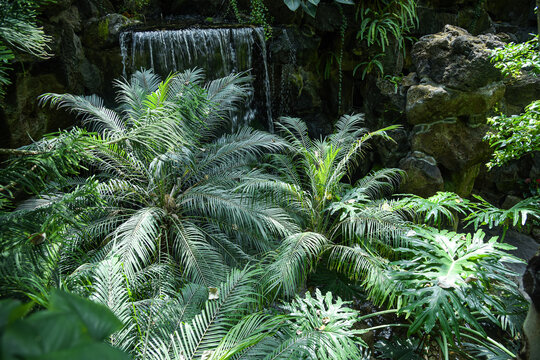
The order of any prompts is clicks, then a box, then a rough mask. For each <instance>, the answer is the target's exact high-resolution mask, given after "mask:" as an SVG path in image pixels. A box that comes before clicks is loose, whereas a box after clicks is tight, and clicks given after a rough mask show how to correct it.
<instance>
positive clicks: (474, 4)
mask: <svg viewBox="0 0 540 360" xmlns="http://www.w3.org/2000/svg"><path fill="white" fill-rule="evenodd" d="M238 3H239V5H240V6H241V7H243V8H245V9H249V1H247V0H241V1H239V2H238ZM266 3H267V6H268V10H269V14H270V16H272V17H273V18H274V22H275V24H276V27H275V28H274V31H273V36H272V38H271V39H270V40H269V41H268V42H267V47H268V57H269V62H270V71H269V72H270V78H271V85H272V86H271V88H272V110H273V111H272V112H273V114H274V116H275V117H277V116H279V115H289V116H298V117H302V118H304V119H306V120H308V123H309V126H310V131H311V133H312V134H313V135H315V136H318V135H319V134H325V133H329V132H330V131H331V130H332V120H333V119H335V118H336V117H337V116H338V114H339V113H348V112H363V113H366V119H367V125H368V126H371V127H373V128H375V127H381V126H385V125H388V124H392V123H400V124H402V125H403V129H401V130H397V131H395V132H394V134H393V137H394V139H395V140H396V142H395V143H388V142H380V143H377V144H375V145H376V151H375V152H374V153H373V154H372V155H370V157H369V158H368V159H366V162H365V168H364V169H363V170H364V171H369V169H370V168H371V167H372V165H373V164H374V163H378V164H380V165H382V166H386V167H398V166H399V167H401V168H403V169H405V170H406V171H407V173H408V174H409V180H408V182H407V183H406V184H405V185H404V187H403V189H402V190H403V191H409V192H413V193H417V194H420V195H424V196H428V195H431V194H433V193H435V192H436V191H438V190H443V189H447V190H454V191H456V192H458V193H460V194H461V195H463V196H467V195H468V194H470V192H471V190H472V188H473V186H474V185H475V180H476V179H478V178H480V179H481V181H482V186H483V187H485V188H489V190H490V191H491V192H493V193H496V192H499V193H500V192H503V193H511V192H512V191H513V189H514V187H515V183H516V181H519V178H525V177H531V176H532V177H533V178H534V177H535V176H537V173H538V170H539V168H540V166H538V164H535V163H534V161H532V160H531V159H526V160H524V161H525V162H526V164H521V165H520V164H510V165H509V166H508V167H506V168H505V169H500V170H496V171H493V172H492V173H487V172H486V171H485V168H484V167H483V163H485V162H486V160H487V158H488V157H489V153H490V149H489V147H488V146H487V144H486V143H485V142H483V141H482V138H483V136H484V134H485V131H486V129H487V128H486V125H485V120H486V117H487V116H489V115H490V114H491V112H492V109H493V108H494V106H495V105H497V106H498V107H499V108H500V109H503V110H504V111H506V112H507V113H519V112H520V111H521V110H522V109H523V108H524V106H525V105H527V104H528V103H529V102H530V101H532V100H534V99H537V98H539V97H540V78H533V77H531V78H524V79H520V80H519V81H515V82H508V81H504V80H503V78H502V76H501V74H500V73H499V71H498V70H497V69H495V68H494V67H493V65H492V64H491V63H490V61H489V54H490V51H491V50H492V49H494V48H495V47H498V46H502V45H503V43H504V42H506V41H509V40H517V39H519V38H520V37H522V35H523V34H524V33H526V32H527V31H528V30H529V29H530V27H532V26H534V14H533V12H532V7H533V3H534V1H533V0H518V2H517V3H512V7H511V8H510V7H509V5H508V4H507V2H505V1H502V0H500V1H489V2H481V1H472V0H459V1H446V0H421V1H419V3H418V4H419V7H418V14H419V20H420V26H419V28H418V29H417V31H416V32H417V34H415V35H416V36H418V37H419V38H420V40H419V41H418V42H416V44H415V45H414V46H413V47H408V48H407V49H406V52H405V53H403V52H400V51H395V46H394V45H395V44H394V45H392V46H389V47H388V49H387V50H386V56H385V57H384V59H383V60H382V61H383V63H384V67H385V69H386V71H387V73H388V76H387V77H379V76H377V75H373V74H368V75H367V76H366V77H365V78H362V67H359V68H358V69H357V71H356V72H355V71H354V70H355V69H356V68H357V66H358V65H359V64H361V63H362V62H365V61H366V60H368V59H370V58H371V57H372V56H374V53H373V50H372V49H370V48H368V47H366V44H365V43H364V42H362V41H360V40H359V39H357V37H356V32H357V30H358V24H357V21H356V20H355V17H354V14H353V13H349V12H347V11H345V12H344V13H343V16H342V14H340V12H339V10H338V8H337V7H335V6H334V5H332V4H329V3H324V2H321V4H320V6H319V11H318V13H317V18H316V19H311V18H310V17H308V16H302V15H301V14H300V13H296V14H295V13H291V12H290V11H288V9H287V8H286V7H285V5H284V4H283V2H282V1H267V2H266ZM121 6H122V1H120V0H117V1H109V0H77V1H75V0H62V1H59V2H58V4H57V5H55V6H54V7H52V8H49V9H48V10H47V11H46V13H45V14H44V15H43V19H42V20H43V23H44V27H45V29H46V31H47V32H48V33H49V34H51V35H53V37H54V42H53V43H52V45H51V48H52V49H51V52H52V53H53V54H54V56H53V57H52V58H51V59H49V60H43V61H36V60H35V59H30V58H24V57H22V58H21V59H20V62H18V63H16V64H15V71H14V72H13V75H12V79H13V86H12V87H11V88H10V89H9V90H8V93H9V95H8V97H7V98H6V100H5V103H4V107H3V109H2V110H1V111H0V129H2V131H1V132H0V146H2V147H17V146H20V145H23V144H25V143H28V142H29V141H30V139H31V138H39V137H40V136H41V135H42V134H43V133H46V132H51V131H55V130H57V129H58V128H65V127H68V126H70V125H71V122H72V117H70V116H68V115H67V114H62V113H60V112H58V111H54V112H51V111H49V110H47V109H42V108H40V107H39V106H38V103H37V100H36V99H37V97H38V96H39V95H40V94H42V93H45V92H60V93H62V92H69V93H75V94H92V93H97V94H99V95H101V96H103V97H104V98H105V99H107V100H108V101H109V102H112V100H113V99H114V89H112V87H111V81H112V79H114V78H117V77H119V76H121V74H122V63H121V54H120V49H119V45H118V33H119V31H120V29H121V27H122V26H125V25H128V24H131V23H132V20H130V19H128V18H127V17H125V16H123V15H120V14H116V13H115V11H120V10H121ZM150 8H151V9H152V10H151V11H150V13H149V14H148V17H149V18H150V17H152V16H153V17H154V18H155V19H157V20H158V22H159V21H161V19H162V18H163V19H166V18H167V16H169V15H185V14H195V15H198V16H199V19H200V18H201V16H202V17H203V18H204V17H210V18H211V19H209V21H214V22H215V21H217V20H216V19H215V18H216V17H217V16H223V14H224V12H225V11H226V10H227V4H226V2H224V1H221V0H217V1H216V0H201V1H196V2H194V1H186V0H178V1H161V0H153V1H152V5H151V7H150ZM344 9H347V8H346V7H345V8H344ZM517 9H519V10H517ZM512 12H514V14H513V15H512V14H511V13H512ZM126 15H127V14H126ZM227 16H229V17H232V13H231V12H230V11H229V13H228V15H227ZM344 21H345V22H346V24H347V31H346V32H345V36H344V37H343V38H342V39H341V36H340V34H339V32H340V27H341V26H342V25H343V24H344ZM280 23H282V24H286V25H283V26H281V25H279V24H280ZM448 24H452V25H448ZM453 25H459V26H461V27H457V26H453ZM500 31H506V32H507V33H506V34H500V33H499V34H497V35H494V33H498V32H500ZM423 35H424V36H423ZM342 41H343V47H342V43H341V42H342ZM341 49H343V55H342V62H341V67H340V66H338V59H339V58H340V57H341ZM392 76H394V77H392ZM537 162H538V161H537ZM539 176H540V175H539Z"/></svg>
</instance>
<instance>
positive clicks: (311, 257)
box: [268, 115, 404, 297]
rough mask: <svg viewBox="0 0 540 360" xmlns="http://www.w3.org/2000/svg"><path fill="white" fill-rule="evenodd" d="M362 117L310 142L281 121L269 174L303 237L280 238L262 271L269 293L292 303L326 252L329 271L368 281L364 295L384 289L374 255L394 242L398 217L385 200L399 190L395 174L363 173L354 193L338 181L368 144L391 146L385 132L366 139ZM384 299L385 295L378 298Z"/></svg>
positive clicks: (297, 127)
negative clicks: (287, 192)
mask: <svg viewBox="0 0 540 360" xmlns="http://www.w3.org/2000/svg"><path fill="white" fill-rule="evenodd" d="M362 123H363V116H362V115H353V116H343V117H342V118H341V119H339V120H338V122H337V123H336V125H335V128H336V130H335V132H334V133H333V134H332V135H330V136H328V137H327V138H325V139H321V140H312V139H310V138H309V136H308V131H307V126H306V125H305V123H303V122H302V121H301V120H299V119H292V118H282V119H281V122H280V124H278V129H280V130H281V134H282V136H283V140H284V141H285V142H286V144H287V151H286V153H285V154H278V155H272V157H271V159H270V164H271V169H272V170H273V171H275V172H277V173H279V174H280V175H281V178H282V179H283V181H284V182H285V183H288V184H289V187H290V189H291V191H292V192H293V194H294V201H296V202H298V203H299V204H300V205H301V206H300V208H301V209H302V211H301V212H299V213H298V214H297V217H298V218H299V221H300V222H301V224H302V227H303V232H301V233H296V234H292V235H291V236H289V237H287V238H286V239H285V241H284V243H283V245H282V246H281V247H280V249H279V250H278V252H276V253H275V258H274V261H272V262H271V264H270V267H269V269H270V270H269V274H270V275H269V279H268V282H269V289H278V290H279V291H283V292H284V293H285V294H286V295H288V296H292V295H293V294H294V293H295V291H296V289H297V288H298V286H299V285H300V284H301V283H302V282H303V281H304V280H305V278H306V276H307V274H308V273H309V272H310V271H311V270H313V268H314V267H315V266H316V264H317V260H319V258H320V257H321V256H322V255H323V254H324V253H326V254H327V255H328V256H329V260H330V263H329V265H330V267H331V268H333V269H337V270H339V271H342V272H344V273H346V274H347V275H348V276H350V277H351V278H353V279H356V280H357V279H361V280H366V279H368V283H369V286H368V287H369V288H372V290H373V292H374V293H376V292H378V291H379V290H381V291H382V290H383V288H384V286H383V283H384V279H383V278H382V276H383V274H382V273H383V269H384V266H385V263H387V262H388V261H387V260H385V259H384V258H382V257H381V256H380V255H381V254H384V253H388V252H391V247H390V246H389V245H393V244H395V243H399V241H400V239H401V234H402V233H403V232H404V227H403V226H401V224H402V223H403V220H402V217H401V214H399V213H398V212H396V211H393V210H392V205H391V204H392V202H391V201H389V200H385V199H384V197H385V195H388V194H390V193H391V192H392V191H393V190H394V189H395V188H396V186H397V185H398V184H399V181H400V178H401V176H402V173H401V171H399V170H396V169H384V170H379V171H375V172H372V173H370V174H369V175H367V176H366V177H364V178H362V179H360V180H359V181H357V182H356V184H355V185H354V186H351V185H348V184H347V183H345V182H344V179H345V178H346V177H348V176H349V177H350V176H351V174H352V172H353V170H354V169H355V168H356V166H357V165H358V163H359V161H360V160H361V159H362V156H363V154H364V153H365V150H366V149H367V148H368V147H369V143H368V141H369V140H370V139H372V138H374V137H377V136H378V137H382V138H384V139H387V140H390V137H389V136H388V134H387V131H389V130H391V129H394V128H395V127H396V126H390V127H387V128H384V129H380V130H377V131H373V132H369V131H368V130H367V129H366V128H363V127H362V126H361V125H362ZM382 296H383V297H384V291H383V295H382Z"/></svg>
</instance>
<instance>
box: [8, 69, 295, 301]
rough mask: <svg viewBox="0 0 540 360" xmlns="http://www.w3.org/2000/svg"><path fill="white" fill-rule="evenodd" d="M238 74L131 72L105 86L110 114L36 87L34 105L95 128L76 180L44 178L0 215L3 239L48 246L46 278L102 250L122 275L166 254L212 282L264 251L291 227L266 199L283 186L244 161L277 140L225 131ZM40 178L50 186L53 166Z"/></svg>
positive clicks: (242, 81)
mask: <svg viewBox="0 0 540 360" xmlns="http://www.w3.org/2000/svg"><path fill="white" fill-rule="evenodd" d="M247 81H249V77H247V76H244V75H242V74H240V75H231V76H228V77H225V78H222V79H218V80H214V81H212V82H210V83H208V84H206V85H205V84H204V83H203V74H202V72H201V71H200V70H195V71H186V72H184V73H181V74H174V75H171V76H169V77H168V78H167V79H165V80H164V81H160V79H159V78H158V77H157V76H156V75H154V74H153V73H152V72H150V71H143V72H137V73H135V74H134V75H133V77H132V78H131V81H129V82H128V81H118V82H117V83H116V85H117V86H118V88H119V92H118V99H117V100H118V102H119V108H118V110H117V111H115V110H111V109H108V108H106V107H104V105H103V101H102V100H101V99H99V98H98V97H96V96H91V97H82V96H73V95H69V94H66V95H58V94H46V95H44V96H43V97H42V102H43V103H50V104H52V105H54V106H57V107H59V108H64V109H66V110H69V111H71V112H74V113H76V114H77V115H78V116H79V118H80V119H81V121H82V123H83V125H84V126H86V128H87V129H88V130H90V131H94V132H95V133H94V134H91V135H89V136H88V137H85V140H87V141H88V139H90V140H91V141H90V144H87V145H85V146H84V147H83V149H82V151H81V155H80V159H84V160H85V161H84V162H83V163H81V164H78V167H77V169H78V174H79V177H78V178H71V179H69V177H68V179H66V178H65V177H64V176H63V177H62V183H63V184H64V186H63V188H62V189H58V186H49V187H48V188H47V186H45V191H43V192H41V193H40V194H37V196H35V197H33V198H32V199H30V200H27V201H25V202H24V203H23V205H22V206H20V207H19V208H18V209H17V211H15V212H9V213H4V216H3V217H2V221H3V223H4V224H5V225H6V227H3V228H5V229H8V228H9V229H20V231H18V235H19V236H18V237H12V236H9V238H8V237H7V236H3V241H4V242H6V243H7V244H11V245H13V244H19V245H24V244H26V243H28V239H29V236H32V234H40V235H41V236H42V238H43V241H40V242H39V243H38V244H35V245H33V246H34V248H36V249H31V250H32V251H34V250H39V249H41V248H47V249H52V250H54V253H55V257H54V260H53V261H52V262H53V264H52V265H51V269H50V271H51V273H55V274H64V275H63V276H60V277H56V280H53V282H55V283H56V284H57V285H58V284H64V283H65V281H66V279H67V278H69V276H68V275H69V274H72V273H73V272H74V271H76V270H77V269H78V268H79V267H80V266H81V265H83V264H86V263H98V262H99V261H101V260H102V259H104V258H105V257H106V256H107V254H109V253H111V252H114V254H115V255H117V256H119V257H120V261H121V263H122V264H123V267H124V269H125V272H126V274H127V276H128V278H130V279H133V278H135V277H136V273H137V272H140V271H142V270H143V269H145V268H147V267H148V266H150V265H151V264H155V263H161V262H163V261H168V259H169V258H170V257H172V258H173V259H174V260H175V262H176V264H177V266H178V267H179V268H180V270H181V273H182V275H183V276H184V278H185V279H188V280H189V281H192V282H197V283H201V284H205V285H206V286H211V285H212V286H215V285H216V284H218V283H219V282H220V281H221V280H222V279H223V276H224V274H225V273H226V268H227V267H228V266H229V265H236V264H242V263H245V262H247V261H249V260H251V259H252V257H253V256H255V255H257V254H259V253H261V252H265V251H268V250H270V249H273V248H274V247H275V245H276V243H277V241H278V240H279V239H280V238H282V237H283V236H285V235H287V234H289V232H292V231H295V229H296V227H295V225H294V223H293V222H292V220H291V218H290V217H289V216H288V215H287V213H286V212H285V211H284V210H283V208H282V207H281V206H280V205H276V204H279V203H280V202H283V201H281V200H280V198H281V197H282V195H283V194H284V193H285V191H286V190H287V189H285V188H280V184H278V183H276V182H274V181H273V179H272V177H270V176H268V175H265V174H264V173H263V172H262V171H261V170H259V169H257V167H256V164H257V161H256V159H257V157H258V156H260V155H262V154H266V153H271V152H274V151H277V150H280V149H281V148H282V147H283V142H282V141H281V140H280V138H278V137H276V136H273V135H271V134H268V133H265V132H261V131H255V130H251V129H249V128H245V129H240V130H238V131H237V132H235V133H233V134H227V132H226V129H227V125H228V123H229V114H230V113H231V111H233V110H234V109H235V107H236V105H237V104H238V102H239V101H241V100H242V99H244V97H245V90H246V83H247ZM40 146H41V145H40V143H38V144H36V145H35V146H34V147H30V148H29V149H28V151H30V150H35V149H39V148H40ZM54 150H55V149H52V150H51V151H54ZM82 153H84V154H82ZM83 155H84V156H83ZM38 160H39V159H38ZM91 174H94V175H91ZM47 180H48V184H51V185H52V184H55V183H56V182H57V181H56V180H57V179H56V178H55V176H54V174H51V175H50V176H49V177H48V178H47ZM48 184H47V185H48ZM47 189H51V190H50V191H49V192H47ZM51 191H52V192H51ZM77 192H78V193H81V195H80V196H76V195H75V194H76V193H77ZM82 192H85V193H86V194H84V195H83V194H82ZM270 195H271V197H270ZM64 203H65V206H63V208H62V209H58V210H59V211H53V210H54V209H55V208H56V207H58V206H59V204H64ZM27 224H32V226H33V229H32V230H28V229H26V228H25V226H26V225H27ZM12 232H13V231H12ZM11 245H10V248H13V247H14V246H11ZM19 249H21V247H19ZM4 270H6V269H4ZM6 271H7V272H10V271H9V269H7V270H6ZM14 277H15V278H16V275H15V276H14ZM45 287H46V286H45ZM35 290H36V292H37V293H41V292H42V289H39V290H38V289H35Z"/></svg>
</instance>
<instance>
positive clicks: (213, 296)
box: [208, 287, 219, 300]
mask: <svg viewBox="0 0 540 360" xmlns="http://www.w3.org/2000/svg"><path fill="white" fill-rule="evenodd" d="M217 299H219V289H218V288H215V287H209V288H208V300H217Z"/></svg>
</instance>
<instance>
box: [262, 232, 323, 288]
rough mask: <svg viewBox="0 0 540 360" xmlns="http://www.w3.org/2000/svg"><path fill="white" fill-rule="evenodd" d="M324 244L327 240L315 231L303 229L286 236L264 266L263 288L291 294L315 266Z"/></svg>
mask: <svg viewBox="0 0 540 360" xmlns="http://www.w3.org/2000/svg"><path fill="white" fill-rule="evenodd" d="M327 244H328V239H327V238H326V237H324V236H323V235H321V234H318V233H313V232H304V233H296V234H293V235H290V236H288V237H287V238H286V239H285V240H284V241H283V244H282V245H281V246H280V247H279V249H278V250H276V254H275V260H274V261H273V262H271V263H270V264H268V266H267V270H266V276H265V291H266V292H267V293H269V294H272V293H273V292H274V293H283V294H284V295H285V296H287V297H291V296H293V295H294V294H295V293H296V290H297V289H298V288H299V287H300V285H301V284H302V283H303V282H304V281H305V279H306V276H307V274H308V273H309V272H310V271H312V270H313V268H314V267H315V266H316V261H317V259H318V258H319V256H320V255H321V254H322V252H323V251H324V249H325V247H326V245H327Z"/></svg>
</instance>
